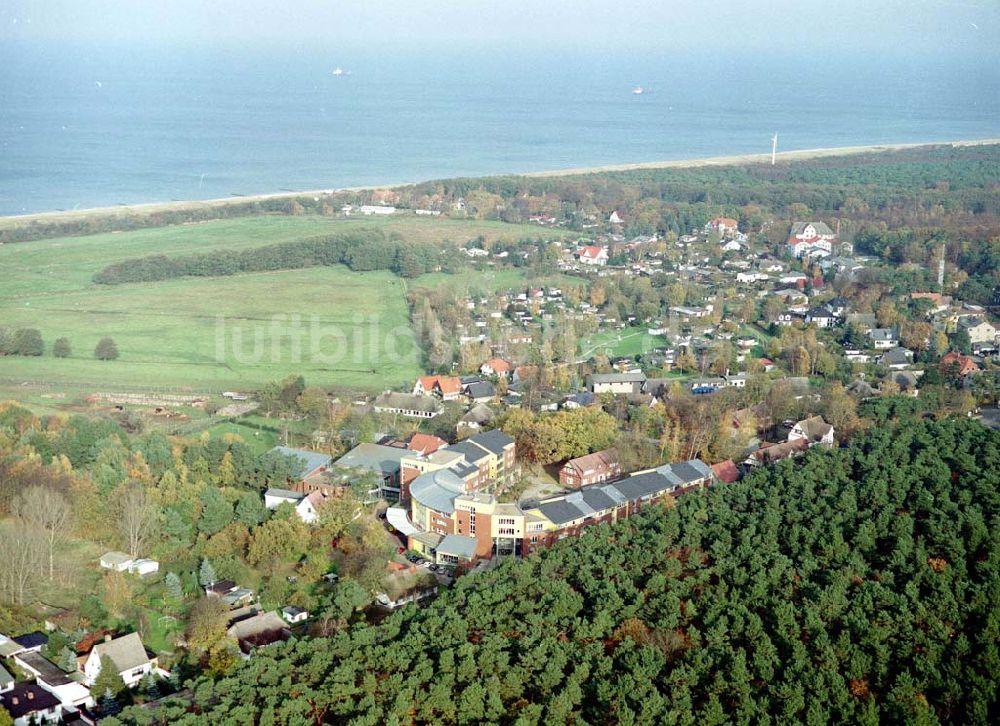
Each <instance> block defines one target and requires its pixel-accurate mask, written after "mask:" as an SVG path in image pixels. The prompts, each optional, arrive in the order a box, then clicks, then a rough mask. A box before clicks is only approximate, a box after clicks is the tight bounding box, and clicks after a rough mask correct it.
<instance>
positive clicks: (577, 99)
mask: <svg viewBox="0 0 1000 726" xmlns="http://www.w3.org/2000/svg"><path fill="white" fill-rule="evenodd" d="M793 51H794V52H793ZM337 66H341V67H343V68H344V69H347V70H348V71H349V72H350V73H349V75H344V76H340V77H336V76H334V75H333V74H332V71H333V69H334V68H335V67H337ZM634 86H642V87H643V88H644V89H646V92H645V93H643V94H641V95H636V94H633V93H632V89H633V87H634ZM775 131H777V132H778V134H779V148H780V149H781V150H793V149H809V148H817V147H832V146H848V145H863V144H882V143H905V142H927V141H944V140H954V139H975V138H988V137H990V138H995V137H1000V68H998V64H997V63H996V59H995V58H993V59H983V58H981V57H966V56H963V54H962V52H961V49H956V51H955V52H954V53H953V54H952V55H949V56H947V57H944V56H940V55H938V56H927V55H914V56H912V57H904V56H902V55H900V54H894V53H892V52H887V53H886V54H885V55H884V56H883V57H871V56H861V55H854V56H851V55H849V54H847V53H842V54H840V55H837V54H833V55H831V54H830V53H817V54H803V53H802V52H801V51H800V50H799V48H797V47H796V48H793V49H790V50H789V52H775V53H771V54H755V53H750V52H743V53H732V52H728V51H713V50H712V49H708V48H706V49H705V50H704V51H699V52H695V53H691V52H688V53H679V52H677V53H672V52H670V51H662V52H650V51H648V50H647V51H636V50H631V49H627V48H623V49H622V50H621V51H620V52H609V51H606V50H605V51H600V52H597V51H594V52H587V51H583V50H581V51H574V52H570V51H551V52H544V51H540V50H523V51H517V52H515V51H513V50H511V49H502V50H501V49H488V48H487V49H480V50H458V49H439V50H436V51H434V50H422V51H417V50H404V49H400V50H398V51H393V52H385V51H384V50H380V51H379V52H375V51H366V50H344V51H342V52H337V53H330V52H323V53H319V52H316V51H310V50H305V49H284V50H282V49H276V48H267V49H258V48H246V49H212V50H207V49H192V48H174V49H164V48H88V47H85V46H79V47H44V46H28V45H23V44H22V45H19V46H12V47H6V48H0V215H10V214H20V213H27V212H37V211H46V210H53V209H72V208H85V207H92V206H106V205H114V204H125V203H137V202H153V201H169V200H173V199H177V200H186V199H208V198H216V197H226V196H229V195H231V194H257V193H269V192H277V191H281V190H296V191H298V190H313V189H324V188H336V187H345V186H355V185H368V184H381V183H389V182H392V183H395V182H407V181H418V180H424V179H433V178H443V177H452V176H459V175H484V174H497V173H506V172H523V171H539V170H549V169H559V168H568V167H579V166H593V165H600V164H617V163H628V162H642V161H657V160H669V159H689V158H698V157H703V156H715V155H728V154H742V153H763V152H769V151H770V146H771V134H772V133H774V132H775Z"/></svg>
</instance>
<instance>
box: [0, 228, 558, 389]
mask: <svg viewBox="0 0 1000 726" xmlns="http://www.w3.org/2000/svg"><path fill="white" fill-rule="evenodd" d="M351 226H365V227H379V228H382V229H385V230H386V232H387V233H393V232H396V233H399V234H400V235H402V237H403V238H404V239H412V240H414V241H417V240H421V241H441V240H444V239H451V240H454V241H463V242H464V241H466V240H468V239H471V238H474V237H477V236H479V235H483V236H485V237H488V238H491V239H497V238H511V239H515V238H519V237H522V236H527V235H530V234H538V232H539V230H538V228H537V227H529V226H527V225H523V226H522V225H505V224H502V223H499V222H480V221H452V220H436V219H430V220H428V219H421V218H412V217H398V218H388V219H375V220H373V219H369V218H365V219H362V220H353V219H351V220H334V219H327V218H323V217H308V216H305V217H255V218H245V219H237V220H224V221H216V222H205V223H200V224H191V225H177V226H172V227H164V228H157V229H150V230H139V231H135V232H123V233H117V234H103V235H92V236H87V237H70V238H59V239H51V240H42V241H37V242H25V243H18V244H8V245H4V246H0V270H2V273H0V275H2V285H0V325H4V326H7V327H11V328H21V327H34V328H38V329H39V330H40V331H41V333H42V336H43V338H44V339H45V342H46V346H47V350H46V355H45V356H43V357H40V358H16V357H6V358H0V397H14V398H20V396H19V395H18V392H19V391H27V390H28V389H30V390H31V396H32V397H34V398H35V399H36V400H37V401H38V403H39V404H40V405H41V407H42V408H48V407H49V406H50V405H51V407H52V408H57V407H58V406H59V401H58V399H54V398H52V397H51V391H52V390H56V391H60V392H61V395H62V398H63V399H68V398H72V397H74V396H80V395H84V394H85V393H86V392H88V390H102V391H106V390H113V389H114V388H115V387H116V386H118V387H123V388H129V389H135V388H143V387H150V388H155V389H158V390H163V389H184V388H188V389H191V390H192V391H195V392H209V393H211V392H215V393H218V392H220V391H222V390H226V389H229V388H253V387H256V386H259V385H260V384H262V383H265V382H268V381H273V380H277V379H280V378H282V377H283V376H286V375H288V374H291V373H296V374H302V375H304V376H305V377H306V380H307V381H308V382H310V383H314V384H318V385H324V386H333V387H337V386H343V387H350V388H357V389H369V390H382V389H385V388H387V387H389V386H396V385H399V384H401V383H403V382H404V381H407V380H408V379H412V378H413V377H414V376H416V375H418V374H419V373H420V372H421V369H420V366H419V362H420V352H419V350H418V349H417V346H416V343H415V341H414V336H413V333H412V329H411V326H410V321H409V313H408V310H407V305H406V299H405V289H406V288H405V284H404V282H403V281H402V280H401V279H399V278H397V277H395V276H394V275H392V274H391V273H389V272H381V271H380V272H352V271H350V270H348V269H346V268H343V267H323V268H310V269H304V270H289V271H281V272H266V273H254V274H247V275H239V276H233V277H219V278H184V279H175V280H165V281H162V282H156V283H142V284H127V285H117V286H101V285H96V284H94V283H93V282H92V281H91V277H92V275H93V274H94V273H95V272H97V271H98V270H100V269H102V268H103V267H104V266H106V265H108V264H109V263H112V262H116V261H120V260H123V259H128V258H131V257H139V256H143V255H150V254H165V255H177V254H189V253H192V252H196V251H200V250H217V249H234V250H236V249H246V248H252V247H257V246H261V245H265V244H272V243H276V242H284V241H291V240H295V239H301V238H303V237H308V236H311V235H315V234H320V233H323V232H330V231H336V230H341V229H345V228H350V227H351ZM511 272H512V273H513V277H514V278H516V277H517V276H518V275H519V273H518V272H517V271H511ZM498 274H502V275H503V276H504V279H505V280H506V279H507V277H510V275H508V273H507V272H504V273H498ZM438 282H439V281H438ZM105 335H108V336H111V337H112V338H113V339H114V340H115V343H116V344H117V346H118V349H119V351H120V353H121V357H120V358H119V359H118V360H117V361H113V362H101V361H97V360H95V359H94V357H93V351H94V346H95V345H96V344H97V341H98V340H99V339H100V338H101V337H102V336H105ZM63 336H64V337H67V338H69V340H70V342H71V345H72V349H73V355H72V356H71V357H70V358H66V359H58V358H54V357H53V356H52V355H51V354H50V353H51V345H52V341H53V340H55V339H56V338H58V337H63ZM26 383H27V385H25V384H26Z"/></svg>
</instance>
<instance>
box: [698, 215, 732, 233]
mask: <svg viewBox="0 0 1000 726" xmlns="http://www.w3.org/2000/svg"><path fill="white" fill-rule="evenodd" d="M705 231H706V232H715V233H716V234H718V235H719V236H720V237H728V236H730V235H735V234H736V231H737V222H736V220H735V219H732V218H731V217H716V218H715V219H713V220H710V221H709V223H708V224H706V225H705Z"/></svg>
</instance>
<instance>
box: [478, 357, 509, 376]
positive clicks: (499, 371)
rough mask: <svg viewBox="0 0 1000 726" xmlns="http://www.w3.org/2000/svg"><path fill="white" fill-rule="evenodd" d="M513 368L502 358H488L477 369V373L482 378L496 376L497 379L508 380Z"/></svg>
mask: <svg viewBox="0 0 1000 726" xmlns="http://www.w3.org/2000/svg"><path fill="white" fill-rule="evenodd" d="M513 370H514V366H512V365H511V364H510V363H508V362H507V361H505V360H504V359H503V358H490V359H489V360H488V361H486V362H485V363H483V364H482V365H481V366H480V367H479V372H480V373H482V374H483V375H484V376H497V377H498V378H509V377H510V374H511V372H512V371H513Z"/></svg>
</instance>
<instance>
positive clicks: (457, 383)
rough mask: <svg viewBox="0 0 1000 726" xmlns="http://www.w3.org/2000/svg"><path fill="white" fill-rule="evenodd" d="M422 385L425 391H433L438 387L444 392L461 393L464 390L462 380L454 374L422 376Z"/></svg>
mask: <svg viewBox="0 0 1000 726" xmlns="http://www.w3.org/2000/svg"><path fill="white" fill-rule="evenodd" d="M420 385H421V386H423V388H424V390H425V391H433V390H434V388H435V387H436V388H438V390H440V391H441V393H442V394H449V393H459V392H460V391H461V390H462V381H461V379H459V378H455V377H454V376H420Z"/></svg>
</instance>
